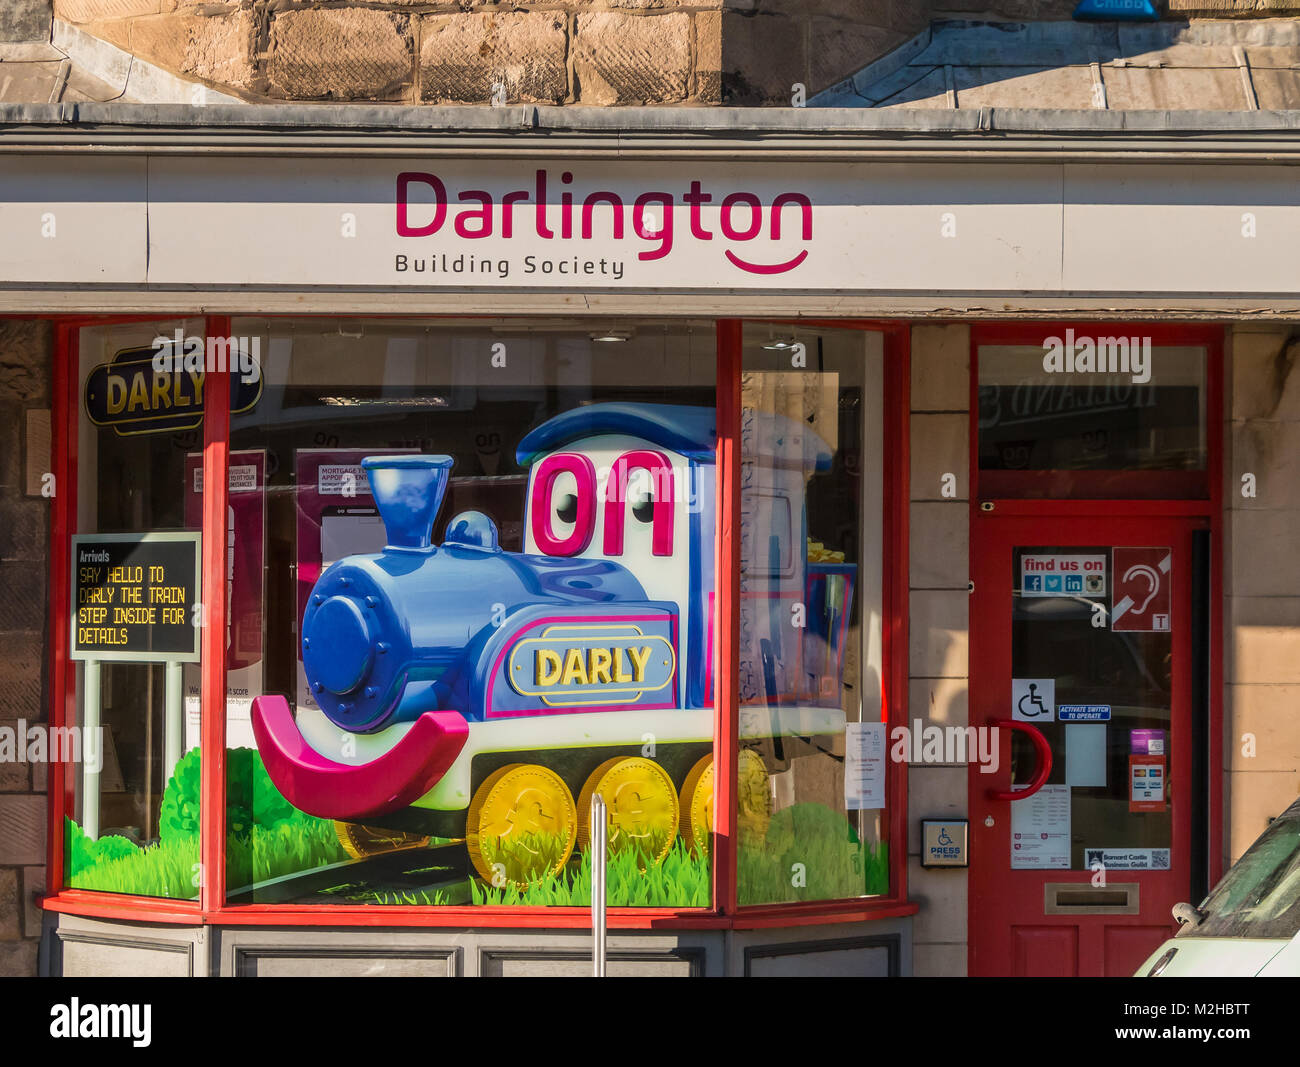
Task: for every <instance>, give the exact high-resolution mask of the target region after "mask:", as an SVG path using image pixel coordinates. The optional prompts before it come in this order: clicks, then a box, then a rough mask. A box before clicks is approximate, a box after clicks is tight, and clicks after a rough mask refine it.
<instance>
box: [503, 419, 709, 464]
mask: <svg viewBox="0 0 1300 1067" xmlns="http://www.w3.org/2000/svg"><path fill="white" fill-rule="evenodd" d="M602 434H627V435H628V436H630V437H640V438H644V439H645V440H647V441H653V442H654V443H655V444H657V445H662V446H663V447H664V448H671V449H672V450H673V451H674V452H680V453H681V454H682V455H684V456H687V457H689V458H690V459H693V460H696V461H697V462H700V463H711V462H713V456H714V450H715V447H716V445H717V440H718V430H717V425H716V414H715V412H714V409H713V408H706V407H692V406H689V405H686V404H589V405H587V406H586V407H580V408H574V409H573V410H572V411H566V412H564V413H563V414H561V415H556V416H555V418H553V419H547V421H546V422H544V423H542V424H541V425H540V426H538V427H537V428H536V429H534V430H531V431H530V432H529V433H528V434H527V435H525V437H524V439H523V440H522V441H520V442H519V448H518V449H517V451H516V456H517V458H518V461H519V464H520V466H524V467H526V466H529V465H530V464H531V463H532V462H533V460H535V459H536V458H537V457H538V456H540V455H542V454H543V453H546V452H553V451H554V450H555V449H556V448H559V447H561V446H563V445H567V444H569V443H570V442H572V441H580V440H583V439H584V438H587V437H598V436H600V435H602Z"/></svg>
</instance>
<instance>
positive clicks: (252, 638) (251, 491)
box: [185, 449, 266, 748]
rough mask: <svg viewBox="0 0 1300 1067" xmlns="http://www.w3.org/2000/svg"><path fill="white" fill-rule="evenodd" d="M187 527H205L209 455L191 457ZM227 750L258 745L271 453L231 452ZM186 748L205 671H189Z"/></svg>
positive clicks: (195, 725) (193, 735)
mask: <svg viewBox="0 0 1300 1067" xmlns="http://www.w3.org/2000/svg"><path fill="white" fill-rule="evenodd" d="M185 525H186V526H187V527H189V528H190V529H193V530H197V529H199V528H200V527H201V526H202V525H203V457H202V455H201V454H199V453H190V454H189V455H187V456H186V457H185ZM226 558H227V564H226V565H227V570H226V746H227V747H228V748H241V747H250V748H251V747H253V745H254V741H253V732H252V727H251V725H250V719H249V713H250V709H251V706H252V702H253V697H255V696H259V695H260V694H261V692H262V678H263V672H262V651H263V649H262V627H263V604H264V575H265V559H266V453H265V452H264V451H262V450H260V449H256V450H248V451H235V452H231V453H230V487H229V491H228V495H227V498H226ZM185 718H186V724H185V737H186V747H187V748H192V747H193V746H194V745H197V744H198V738H199V671H198V667H197V665H195V666H193V667H187V668H186V679H185Z"/></svg>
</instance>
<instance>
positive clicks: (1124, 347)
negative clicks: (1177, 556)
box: [979, 331, 1206, 471]
mask: <svg viewBox="0 0 1300 1067" xmlns="http://www.w3.org/2000/svg"><path fill="white" fill-rule="evenodd" d="M1085 342H1086V345H1085ZM1112 367H1114V368H1123V369H1115V370H1111V369H1109V368H1112ZM1205 380H1206V352H1205V349H1204V348H1190V347H1165V346H1152V345H1151V339H1150V338H1141V337H1118V338H1111V337H1108V336H1100V337H1096V338H1094V337H1091V336H1088V337H1083V336H1080V337H1075V335H1074V331H1068V332H1067V333H1065V334H1064V335H1063V336H1061V337H1049V338H1047V339H1046V341H1045V342H1044V344H1041V345H981V346H980V349H979V405H980V406H979V463H980V470H985V471H1046V470H1056V471H1125V470H1128V471H1132V470H1163V471H1180V470H1181V471H1199V470H1204V469H1205Z"/></svg>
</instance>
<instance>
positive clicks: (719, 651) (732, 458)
mask: <svg viewBox="0 0 1300 1067" xmlns="http://www.w3.org/2000/svg"><path fill="white" fill-rule="evenodd" d="M717 331H718V337H717V344H718V381H717V431H718V445H717V459H716V464H715V468H714V469H715V474H716V477H717V507H716V514H717V535H716V536H717V557H716V561H715V564H714V568H713V573H714V588H715V589H716V596H715V599H714V615H715V618H714V626H715V627H716V632H717V640H716V641H714V658H715V660H716V662H715V664H714V671H713V677H714V678H715V679H716V682H715V686H714V696H713V707H714V712H715V715H716V722H715V726H714V731H713V768H714V775H713V790H714V792H713V905H714V907H715V908H716V909H718V910H719V911H721V912H722V913H723V914H725V915H733V914H735V911H736V821H737V811H736V774H737V763H738V752H737V744H738V736H739V722H738V711H737V707H738V704H739V699H740V691H739V682H738V677H737V664H738V662H739V656H740V644H739V641H740V364H741V336H742V324H741V322H740V320H739V319H720V320H719V321H718V324H717Z"/></svg>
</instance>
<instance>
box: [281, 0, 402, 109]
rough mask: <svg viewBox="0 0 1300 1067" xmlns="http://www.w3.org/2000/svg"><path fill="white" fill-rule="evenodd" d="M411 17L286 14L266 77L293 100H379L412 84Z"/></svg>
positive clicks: (328, 11) (354, 11)
mask: <svg viewBox="0 0 1300 1067" xmlns="http://www.w3.org/2000/svg"><path fill="white" fill-rule="evenodd" d="M407 22H408V19H407V17H406V16H403V15H398V14H394V13H392V12H388V11H375V10H372V9H369V8H324V9H319V10H315V9H313V10H307V11H282V12H280V13H278V14H277V15H276V16H275V20H274V21H273V22H272V23H271V37H270V49H269V52H270V55H269V57H268V58H267V61H266V74H267V77H268V79H269V80H270V87H271V91H272V92H273V93H274V94H275V95H277V96H283V97H287V98H289V99H291V100H323V99H330V100H379V99H389V98H392V97H394V96H396V95H397V94H398V93H399V92H400V90H401V89H402V87H403V86H404V85H406V84H408V83H409V82H410V80H411V73H412V70H411V39H410V36H409V34H408V32H407Z"/></svg>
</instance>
